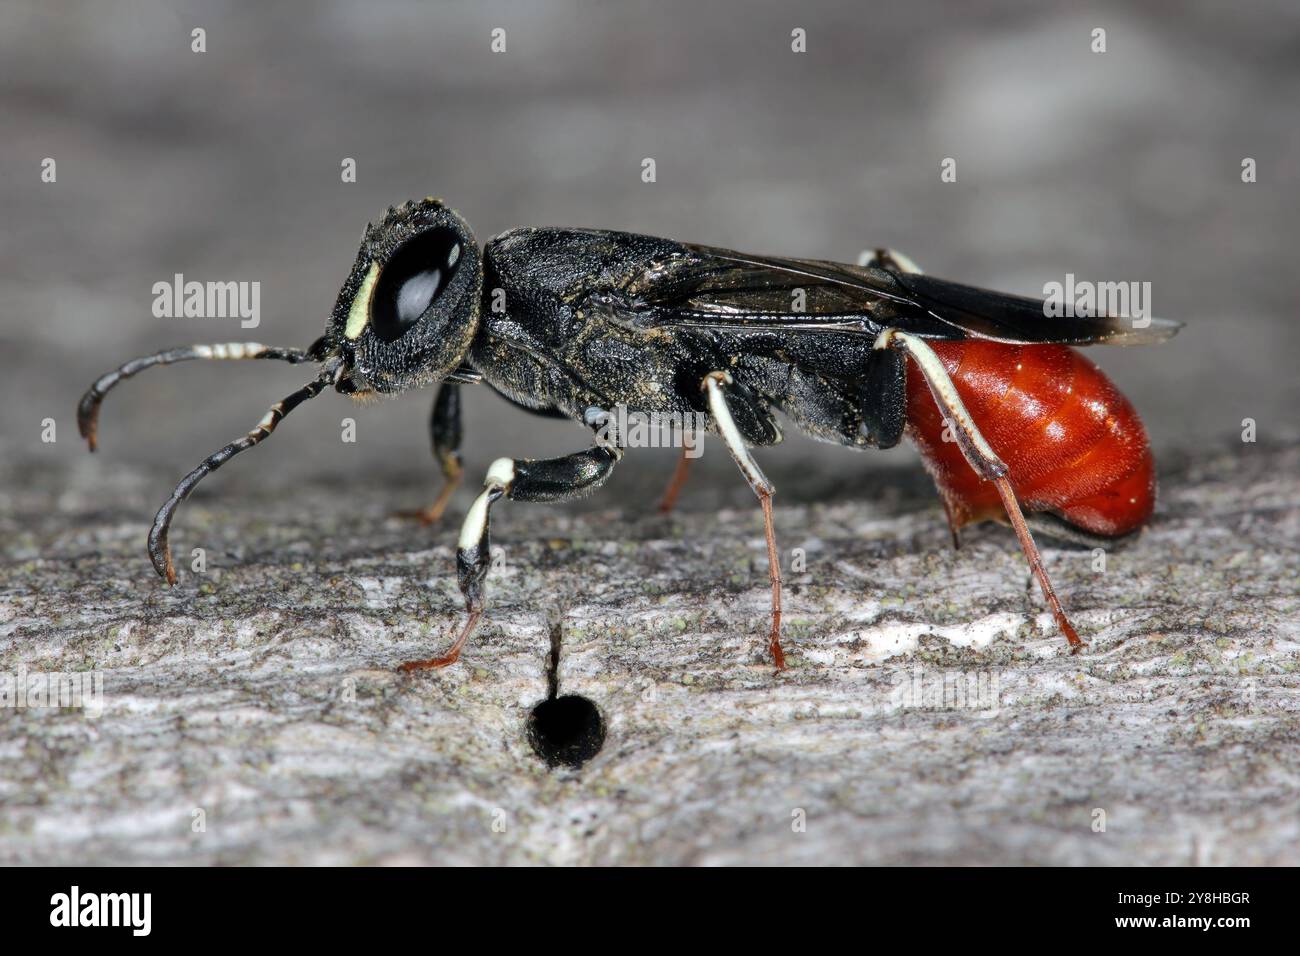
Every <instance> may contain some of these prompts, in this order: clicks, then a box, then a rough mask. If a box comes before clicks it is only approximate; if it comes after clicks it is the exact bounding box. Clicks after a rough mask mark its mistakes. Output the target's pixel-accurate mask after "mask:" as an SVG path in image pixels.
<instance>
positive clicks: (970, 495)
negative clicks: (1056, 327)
mask: <svg viewBox="0 0 1300 956" xmlns="http://www.w3.org/2000/svg"><path fill="white" fill-rule="evenodd" d="M928 344H929V345H930V347H931V348H933V349H934V351H935V353H936V354H937V355H938V356H939V358H940V360H941V361H942V362H943V364H944V367H945V368H946V369H947V370H948V374H949V376H951V378H952V380H953V382H954V384H955V385H956V386H957V391H958V392H959V393H960V394H961V398H962V401H963V402H964V403H965V404H966V409H967V411H969V412H970V414H971V417H972V418H973V419H974V420H975V424H976V426H977V427H978V428H979V429H980V431H981V432H982V433H983V435H984V438H985V439H986V440H987V441H988V443H989V444H990V445H991V446H992V447H993V450H994V451H995V452H997V454H998V457H1000V458H1001V459H1002V460H1003V461H1004V462H1005V463H1006V465H1007V467H1008V468H1009V469H1010V479H1011V484H1012V487H1014V488H1015V491H1016V496H1017V497H1018V498H1019V499H1020V503H1021V507H1022V508H1024V510H1025V511H1027V512H1048V513H1051V514H1054V515H1056V516H1057V517H1059V518H1061V519H1062V520H1064V521H1065V522H1067V523H1068V524H1070V525H1073V526H1074V527H1076V528H1079V529H1081V530H1083V531H1086V532H1088V533H1090V534H1093V535H1098V536H1101V537H1118V536H1120V535H1124V534H1127V533H1129V532H1131V531H1136V530H1137V529H1138V528H1140V527H1141V526H1142V525H1143V524H1144V523H1145V522H1146V520H1147V519H1148V518H1149V517H1151V511H1152V509H1153V508H1154V507H1155V500H1156V472H1155V462H1154V461H1153V460H1152V457H1151V449H1150V447H1149V446H1148V444H1147V436H1146V430H1145V429H1144V428H1143V427H1142V422H1141V420H1139V418H1138V416H1137V412H1136V411H1134V409H1133V406H1132V405H1131V404H1129V401H1128V399H1126V398H1125V397H1124V396H1123V395H1121V394H1120V392H1119V389H1117V388H1116V387H1115V386H1114V384H1113V383H1112V382H1111V381H1110V379H1108V378H1106V376H1105V375H1103V374H1102V372H1101V370H1100V369H1098V368H1097V366H1095V365H1093V364H1092V362H1090V361H1088V360H1087V359H1086V358H1084V357H1083V356H1082V355H1080V354H1079V353H1078V352H1076V351H1075V350H1074V349H1072V348H1069V347H1067V346H1064V345H1008V344H1006V343H1002V342H989V341H986V340H982V339H968V340H965V341H961V342H949V341H934V340H931V341H930V342H929V343H928ZM907 420H908V436H909V437H910V438H911V439H912V441H913V442H914V443H915V444H916V447H917V448H918V450H919V451H920V452H921V456H922V458H924V460H925V465H926V468H927V470H928V471H929V472H930V474H931V475H932V476H933V478H934V480H935V483H936V484H937V485H938V486H939V492H940V494H941V495H942V496H943V500H944V506H945V508H946V509H947V511H948V520H949V522H950V523H951V524H952V526H953V528H954V529H956V528H960V527H961V526H962V525H965V524H971V523H974V522H978V521H984V520H987V519H990V518H993V519H999V520H1001V519H1003V518H1004V512H1003V509H1002V502H1001V501H1000V499H999V498H998V493H997V490H996V489H995V488H994V486H993V484H992V483H990V482H987V481H983V480H981V479H980V478H979V477H978V476H977V475H976V474H975V472H974V471H972V470H971V467H970V465H969V464H967V462H966V459H965V458H964V457H962V453H961V450H960V449H959V448H958V446H957V443H956V442H953V441H944V439H943V431H944V421H943V417H942V416H941V415H940V414H939V409H938V407H937V406H936V405H935V402H934V397H933V396H932V395H931V394H930V390H929V388H928V387H927V386H926V384H925V379H924V378H923V377H922V376H921V374H920V372H918V371H917V370H916V369H915V368H913V367H911V365H910V363H909V366H908V371H907Z"/></svg>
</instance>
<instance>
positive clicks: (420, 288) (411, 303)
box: [397, 269, 442, 326]
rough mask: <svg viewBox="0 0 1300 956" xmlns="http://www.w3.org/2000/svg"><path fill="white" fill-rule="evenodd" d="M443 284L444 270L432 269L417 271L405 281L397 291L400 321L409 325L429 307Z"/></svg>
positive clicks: (404, 324)
mask: <svg viewBox="0 0 1300 956" xmlns="http://www.w3.org/2000/svg"><path fill="white" fill-rule="evenodd" d="M441 285H442V270H441V269H430V270H429V271H428V272H417V273H416V274H415V275H413V276H411V277H410V278H409V279H407V280H406V281H405V282H403V283H402V288H401V289H400V290H399V291H398V293H397V315H398V321H399V322H400V323H401V324H402V325H403V326H409V325H411V324H412V323H413V322H415V320H416V319H418V318H419V317H420V316H421V315H423V314H424V310H425V309H427V308H428V307H429V303H430V302H432V301H433V297H434V295H435V294H436V293H437V291H438V289H439V287H440V286H441Z"/></svg>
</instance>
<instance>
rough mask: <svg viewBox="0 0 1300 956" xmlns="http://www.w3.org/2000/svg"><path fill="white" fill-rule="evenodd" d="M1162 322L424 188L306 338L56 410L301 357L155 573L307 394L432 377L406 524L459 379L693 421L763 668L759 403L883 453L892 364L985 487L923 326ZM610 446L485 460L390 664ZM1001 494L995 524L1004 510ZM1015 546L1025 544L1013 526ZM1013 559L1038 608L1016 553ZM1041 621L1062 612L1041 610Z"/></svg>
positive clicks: (886, 256)
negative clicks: (750, 565)
mask: <svg viewBox="0 0 1300 956" xmlns="http://www.w3.org/2000/svg"><path fill="white" fill-rule="evenodd" d="M1175 328H1176V324H1175V323H1167V322H1162V321H1161V320H1153V321H1152V323H1151V325H1150V326H1149V327H1147V328H1144V329H1141V330H1136V329H1134V328H1132V327H1131V326H1126V325H1124V324H1123V323H1121V322H1119V321H1118V320H1115V319H1106V318H1096V317H1074V318H1071V317H1063V318H1054V319H1052V320H1051V321H1045V320H1044V315H1043V306H1042V303H1041V302H1038V301H1036V300H1032V299H1024V298H1019V297H1015V296H1007V295H1001V294H999V293H994V292H987V291H984V290H980V289H974V288H970V287H967V286H962V285H957V284H954V283H950V282H945V281H943V280H940V279H935V278H931V277H928V276H925V275H923V274H920V272H919V271H918V270H916V269H915V267H913V266H911V264H910V262H909V261H908V260H906V259H905V258H904V257H902V256H901V255H898V254H897V253H890V252H888V251H885V250H880V251H879V252H878V253H877V254H876V256H875V258H874V259H872V260H871V261H870V262H868V263H867V264H866V265H862V266H852V265H842V264H837V263H832V262H821V261H813V260H803V259H782V258H773V257H767V256H755V255H747V254H743V253H738V252H732V251H729V250H724V249H712V248H707V247H704V246H697V245H689V244H686V243H680V242H673V241H670V240H666V239H655V238H651V237H649V236H640V235H632V234H628V233H621V232H609V231H605V230H596V229H514V230H511V231H509V232H506V233H503V234H502V235H500V236H497V237H496V238H494V239H492V240H491V241H489V242H488V243H487V245H486V246H485V247H484V248H483V250H482V253H481V254H480V251H479V248H478V245H477V244H476V242H475V239H474V236H473V234H472V233H471V231H470V228H469V226H468V225H467V224H466V222H465V221H464V220H463V219H462V218H461V217H460V216H459V215H458V214H457V213H456V212H454V211H453V210H451V209H449V208H448V207H447V206H445V205H444V204H443V203H442V202H440V201H438V200H435V199H425V200H423V201H420V202H410V203H406V204H404V205H402V206H399V207H397V208H394V209H389V210H388V214H387V215H386V216H385V217H384V219H383V220H382V221H380V222H379V223H378V224H376V225H372V226H370V227H369V228H368V229H367V230H366V232H365V235H364V237H363V239H362V243H361V248H360V251H359V252H358V254H357V259H356V262H355V264H354V265H353V267H352V271H351V274H350V275H349V276H348V279H347V281H346V282H345V283H344V284H343V288H342V290H341V291H340V293H339V297H338V301H337V304H336V305H335V307H334V312H333V315H332V317H331V318H330V320H329V324H328V327H327V329H326V332H325V334H324V335H323V336H322V337H321V338H320V339H319V340H317V341H316V342H315V343H314V344H313V345H312V346H311V347H310V348H308V349H306V350H305V351H302V350H297V349H287V348H272V347H268V346H264V345H259V344H255V343H233V344H225V345H195V346H190V347H186V348H178V349H172V350H169V351H165V352H160V353H158V354H156V355H153V356H148V357H145V358H140V359H136V360H134V361H132V362H129V363H127V364H126V365H124V366H122V367H121V368H120V369H118V370H117V371H115V372H112V373H109V374H108V375H105V376H104V377H102V378H101V379H99V380H98V381H97V382H96V383H95V384H94V385H93V386H92V387H91V389H90V390H89V391H88V392H87V393H86V395H85V397H84V398H83V399H82V401H81V405H80V407H79V410H78V411H79V415H78V419H79V424H80V428H81V433H82V435H83V436H85V437H86V438H87V439H88V441H89V442H90V446H91V448H92V449H93V448H94V447H95V437H96V421H97V417H98V410H99V405H100V402H101V401H102V400H103V398H104V395H105V393H106V392H107V391H108V390H109V389H110V388H112V387H113V386H114V385H115V384H117V382H118V381H120V380H121V379H123V378H128V377H130V376H132V375H134V374H136V373H137V372H139V371H141V370H143V369H145V368H148V367H149V366H152V365H159V364H169V363H172V362H177V361H182V360H186V359H278V360H281V361H287V362H294V363H305V362H311V363H317V364H319V365H320V372H319V374H318V375H317V376H316V377H315V378H313V379H312V381H310V382H309V383H308V384H306V385H305V386H303V387H302V388H301V389H299V390H298V391H297V392H294V393H293V394H292V395H290V396H288V397H287V398H285V399H284V400H282V401H280V402H278V403H276V404H275V405H274V406H272V408H271V409H270V411H269V412H268V413H267V415H266V417H264V418H263V419H262V421H261V422H260V423H259V424H258V425H257V426H256V428H254V429H253V431H251V432H249V433H248V434H247V435H246V436H244V437H243V438H240V439H239V440H237V441H235V442H232V443H231V444H229V445H227V446H225V447H224V448H222V449H220V450H219V451H217V452H215V453H214V454H213V455H211V456H210V457H209V458H207V459H206V460H205V461H204V462H203V463H202V464H200V465H199V467H198V468H196V469H195V470H194V471H193V472H191V473H190V474H189V475H187V476H186V477H185V478H184V479H183V480H182V481H181V482H180V484H179V485H178V486H177V488H176V490H175V491H174V492H173V493H172V495H171V497H170V498H169V499H168V500H167V502H166V503H165V504H164V505H163V507H162V509H161V510H160V511H159V512H158V516H157V518H156V519H155V521H154V525H153V528H152V530H151V531H150V534H149V553H150V556H151V558H152V560H153V563H154V567H155V568H156V569H157V570H158V572H159V573H160V574H161V575H163V576H164V577H166V579H167V580H168V581H169V582H171V583H175V580H176V573H175V570H174V568H173V565H172V561H171V555H170V550H169V548H168V544H167V535H168V528H169V526H170V523H171V519H172V516H173V513H174V512H175V510H176V508H177V506H178V505H179V504H180V502H181V501H183V500H184V499H185V498H186V497H187V496H188V495H189V493H190V491H191V490H193V488H194V486H195V485H196V484H197V483H198V482H199V481H200V480H201V479H202V478H203V477H204V476H205V475H206V474H207V473H208V472H210V471H213V470H215V469H216V468H218V467H219V466H220V465H221V464H223V463H224V462H225V461H227V460H228V459H230V458H231V457H232V456H234V455H235V454H238V453H239V452H240V451H242V450H244V449H245V448H248V447H251V446H252V445H255V444H257V443H258V442H260V441H261V440H262V439H264V438H266V437H267V436H268V435H270V434H271V432H272V431H273V430H274V428H275V426H276V425H277V424H278V422H279V421H280V419H281V418H283V417H284V416H285V415H287V414H288V413H289V412H290V411H292V410H293V408H294V407H295V406H297V405H298V404H299V403H301V402H302V401H305V400H306V399H308V398H312V397H315V396H316V395H317V394H319V393H320V392H321V391H323V390H324V389H326V388H327V387H329V386H333V387H334V389H335V390H336V391H338V392H340V393H342V394H344V395H349V396H352V397H354V398H358V399H364V398H366V397H370V396H375V395H393V394H397V393H400V392H404V391H407V390H408V389H411V388H416V387H420V386H425V385H432V384H435V383H440V384H439V389H438V393H437V397H436V399H435V401H434V409H433V416H432V421H431V431H432V439H433V449H434V454H435V456H436V458H437V460H438V462H439V463H440V465H441V468H442V471H443V474H444V476H445V478H446V484H445V485H444V489H443V492H442V494H441V495H440V496H439V498H438V500H437V501H436V502H435V503H434V505H433V506H431V507H430V508H429V509H428V510H427V511H425V512H420V513H418V514H420V515H421V516H422V517H423V518H424V519H425V520H427V521H432V520H435V519H436V518H437V517H439V516H440V514H441V513H442V510H443V508H444V507H445V505H446V503H447V500H448V498H449V496H450V493H451V491H452V489H453V488H454V487H455V486H456V484H457V482H458V481H459V479H460V475H461V463H460V457H459V453H458V450H457V449H458V446H459V444H460V438H461V427H460V397H459V388H460V387H461V386H462V385H467V384H475V383H482V384H486V385H487V386H488V387H490V388H492V389H495V390H496V391H497V392H499V393H501V394H502V395H503V396H505V398H507V399H508V400H509V401H511V402H513V403H514V404H516V405H518V406H521V407H522V408H524V409H527V410H530V411H533V412H537V413H540V414H546V415H553V416H556V417H563V418H568V419H572V420H573V421H575V422H577V423H579V424H580V425H582V426H583V427H584V428H587V429H589V430H591V431H592V432H593V434H595V435H597V436H599V435H601V434H605V433H604V432H602V429H604V428H605V427H606V426H607V424H608V422H609V420H610V417H611V416H612V415H614V414H615V412H616V410H618V409H619V408H623V409H625V410H629V411H632V412H636V413H677V414H680V415H683V416H685V415H696V416H704V420H707V422H708V427H709V429H710V431H713V432H714V433H716V434H717V435H718V436H719V437H720V438H721V439H722V441H723V442H724V443H725V444H726V446H727V448H728V451H729V452H730V453H731V454H732V456H733V457H734V458H735V459H736V461H737V463H738V464H739V466H740V468H741V470H742V472H743V473H744V475H745V477H746V478H747V480H748V481H749V483H750V485H751V487H752V488H753V489H754V491H755V493H756V494H757V495H758V497H759V500H760V503H761V504H762V507H763V513H764V516H765V520H766V530H767V540H768V557H769V574H770V582H771V587H772V620H771V627H770V632H769V647H770V649H771V653H772V654H773V656H774V658H775V660H776V662H777V665H778V666H783V660H784V659H783V655H782V651H781V646H780V641H779V635H780V613H781V612H780V583H781V581H780V570H779V566H778V562H777V560H776V545H775V537H774V533H773V525H772V508H771V499H772V493H773V488H772V485H771V483H770V482H768V480H767V479H766V478H765V477H764V476H763V473H762V471H761V470H759V468H758V466H757V464H756V463H755V462H754V460H753V458H752V457H751V456H750V453H749V450H748V449H749V448H750V447H757V446H765V445H771V444H774V443H776V442H778V441H780V439H781V432H780V429H779V428H778V426H777V422H776V420H775V412H776V411H778V410H779V411H780V412H782V413H784V414H785V415H786V416H787V417H788V418H789V419H790V420H791V421H792V422H793V423H794V424H795V425H796V427H798V428H799V429H800V430H802V431H804V432H806V433H807V434H809V435H811V436H813V437H814V438H817V439H820V440H823V441H828V442H834V443H837V444H840V445H844V446H847V447H850V448H889V447H891V446H893V445H895V444H897V443H898V441H899V439H900V437H901V436H902V434H903V429H904V425H905V404H904V387H905V373H906V364H905V363H906V362H907V360H908V358H909V357H910V358H911V359H912V360H913V361H914V362H915V365H916V367H917V368H918V370H919V371H920V372H921V373H922V374H923V375H924V376H925V378H926V381H927V382H928V383H929V385H930V388H931V390H932V392H933V393H934V396H935V398H936V400H937V401H938V402H939V403H940V405H941V407H942V409H943V414H944V415H945V417H946V418H947V419H948V421H949V423H950V425H952V426H953V430H954V433H955V435H956V440H957V441H958V442H959V443H960V444H961V449H962V451H963V452H964V453H965V454H966V457H967V459H968V460H969V461H970V463H971V465H972V467H974V468H975V469H976V471H977V472H978V473H979V474H980V475H981V476H983V477H985V478H987V479H988V480H990V481H997V482H1003V483H1005V474H1006V469H1005V466H1003V465H1002V464H1001V462H1000V461H998V459H997V456H996V455H995V454H994V453H993V452H992V451H991V449H989V447H988V446H987V444H986V443H985V442H984V440H983V438H982V436H981V435H980V433H979V430H978V428H976V427H975V424H974V423H973V422H972V421H971V420H970V417H969V416H968V415H967V414H966V412H965V409H964V408H963V407H962V404H961V401H960V399H959V398H957V396H956V392H955V390H954V389H953V386H952V383H951V381H949V380H948V378H947V375H946V373H944V371H943V367H942V365H941V364H940V363H939V362H938V361H937V360H936V359H935V358H934V353H933V352H932V351H931V350H930V349H929V347H928V346H926V345H925V340H926V339H965V338H970V337H976V338H985V339H993V340H998V341H1006V342H1018V343H1039V342H1055V343H1067V344H1085V343H1095V342H1120V343H1132V342H1138V341H1156V340H1159V339H1162V338H1165V337H1167V336H1168V335H1169V334H1171V333H1172V331H1173V330H1174V329H1175ZM622 454H623V451H622V449H621V448H620V447H619V446H618V444H617V443H615V442H609V441H606V440H602V439H599V438H598V439H597V440H596V441H595V443H594V444H592V446H591V447H589V448H586V449H584V450H581V451H577V452H574V453H572V454H569V455H565V456H562V457H559V458H552V459H545V460H535V461H526V460H515V459H510V458H501V459H498V460H497V461H496V462H494V463H493V465H492V466H491V468H490V469H489V472H488V475H487V479H486V481H485V484H484V490H483V491H482V493H481V494H480V495H479V496H478V498H477V499H476V500H475V502H474V504H473V506H472V507H471V509H470V511H469V513H468V515H467V517H466V519H465V522H464V526H463V528H462V531H461V535H460V541H459V549H458V552H457V567H458V572H459V580H460V587H461V590H462V592H463V593H464V595H465V600H466V607H467V611H468V614H469V618H468V621H467V622H466V624H465V626H464V627H463V628H462V629H461V631H460V633H459V635H458V637H457V639H456V641H455V643H454V644H453V646H452V647H451V649H450V651H449V652H448V653H447V654H446V655H444V656H442V657H439V658H434V659H432V660H427V661H415V662H412V663H410V664H406V665H403V666H404V668H406V669H416V668H423V667H437V666H442V665H445V664H450V663H452V662H453V661H455V660H456V658H457V657H458V655H459V653H460V650H461V648H462V646H463V645H464V643H465V641H466V639H467V638H468V637H469V635H470V633H471V632H472V631H473V629H474V627H475V625H476V624H477V622H478V620H479V618H480V617H481V615H482V613H483V607H484V581H485V578H486V575H487V570H488V566H489V548H488V527H489V521H488V517H489V511H490V508H491V506H492V504H493V503H494V502H495V501H497V500H499V499H500V498H503V497H504V498H510V499H513V500H516V501H557V500H562V499H566V498H573V497H576V496H580V495H583V494H586V493H587V492H590V491H592V490H593V489H595V488H597V487H598V486H600V485H601V484H602V483H603V482H604V481H605V480H606V479H607V478H608V477H609V475H610V473H611V471H612V470H613V468H614V466H615V464H616V463H617V462H618V461H619V460H620V458H621V457H622ZM1000 487H1001V486H1000ZM1006 487H1007V489H1009V485H1007V486H1006ZM1007 494H1009V495H1010V501H1009V502H1008V510H1009V511H1015V514H1014V515H1012V518H1013V520H1014V519H1015V518H1016V517H1018V516H1019V511H1018V509H1016V507H1015V497H1014V495H1013V494H1010V492H1009V490H1008V492H1007ZM1004 497H1006V495H1004ZM1021 524H1023V521H1022V522H1021ZM1017 527H1018V528H1019V526H1017ZM1021 540H1022V544H1025V546H1026V548H1027V550H1029V551H1031V552H1032V541H1030V540H1029V539H1028V533H1027V532H1025V534H1024V535H1022V538H1021ZM1027 541H1028V543H1027V544H1026V542H1027ZM1029 556H1030V560H1031V565H1032V566H1034V568H1035V572H1036V573H1039V579H1040V583H1041V584H1043V585H1044V591H1045V593H1046V594H1047V595H1048V598H1049V601H1050V602H1051V603H1052V604H1053V608H1054V611H1059V606H1057V605H1056V602H1055V596H1054V595H1053V594H1052V593H1051V589H1050V585H1048V584H1047V580H1046V576H1045V575H1043V574H1041V573H1040V572H1041V564H1039V563H1038V561H1037V554H1036V552H1032V553H1030V555H1029ZM1058 621H1060V622H1064V615H1063V614H1060V615H1058ZM1063 627H1068V623H1065V624H1063ZM1067 633H1069V634H1071V635H1072V631H1069V632H1067Z"/></svg>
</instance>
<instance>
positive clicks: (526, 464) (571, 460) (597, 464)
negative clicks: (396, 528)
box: [401, 445, 623, 671]
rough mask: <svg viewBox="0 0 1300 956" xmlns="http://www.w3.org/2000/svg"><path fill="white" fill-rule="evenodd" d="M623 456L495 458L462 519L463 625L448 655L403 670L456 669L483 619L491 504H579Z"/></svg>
mask: <svg viewBox="0 0 1300 956" xmlns="http://www.w3.org/2000/svg"><path fill="white" fill-rule="evenodd" d="M622 455H623V453H622V451H621V450H620V449H618V448H616V447H613V446H606V445H596V446H595V447H593V448H589V449H587V450H586V451H579V452H574V453H573V454H571V455H565V456H563V457H561V458H541V459H535V460H516V459H513V458H498V459H497V460H496V461H494V462H493V463H492V465H491V467H490V468H488V473H487V477H486V478H485V479H484V481H483V491H482V492H480V493H479V496H478V497H477V498H476V499H474V504H473V505H471V506H470V509H469V513H468V514H466V515H465V523H464V524H463V525H462V526H461V531H460V540H459V542H457V547H456V576H457V580H458V582H459V585H460V591H461V594H462V595H464V597H465V611H466V614H467V615H468V616H467V617H466V619H465V624H464V626H463V627H462V628H461V631H460V634H459V635H458V636H457V638H456V640H455V642H454V643H453V644H452V646H451V648H450V649H449V650H448V652H447V653H446V654H444V655H442V656H441V657H431V658H429V659H427V660H419V661H408V662H407V663H405V664H403V665H402V666H401V670H404V671H416V670H427V669H430V668H437V667H446V666H447V665H449V664H454V663H455V662H456V660H457V659H458V658H459V657H460V652H461V649H462V648H463V647H464V646H465V642H466V641H468V640H469V638H470V635H471V634H473V633H474V629H475V628H476V627H477V626H478V623H479V621H480V620H481V619H482V617H483V608H484V601H485V597H486V582H487V573H488V569H489V568H490V567H491V566H492V553H491V552H492V548H491V543H490V538H489V528H490V518H491V511H492V505H493V504H494V503H496V502H497V501H498V500H499V499H501V498H503V497H504V498H510V499H512V500H514V501H565V500H568V499H570V498H580V497H582V496H583V495H586V494H589V493H591V492H592V491H594V490H595V489H597V488H599V487H600V486H601V485H602V484H604V483H605V480H606V479H607V478H609V476H610V473H611V472H612V471H613V470H614V465H615V464H616V463H617V462H618V460H619V459H620V458H621V457H622Z"/></svg>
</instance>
